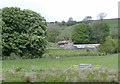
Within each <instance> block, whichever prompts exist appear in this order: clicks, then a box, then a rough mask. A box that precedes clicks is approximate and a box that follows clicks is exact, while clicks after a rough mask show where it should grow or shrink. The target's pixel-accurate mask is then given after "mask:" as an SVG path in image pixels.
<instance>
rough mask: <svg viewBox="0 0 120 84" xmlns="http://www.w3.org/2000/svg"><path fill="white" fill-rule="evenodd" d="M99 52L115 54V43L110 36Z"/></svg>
mask: <svg viewBox="0 0 120 84" xmlns="http://www.w3.org/2000/svg"><path fill="white" fill-rule="evenodd" d="M99 52H102V53H106V54H107V53H114V52H115V42H114V40H113V39H112V38H111V37H110V36H108V37H106V40H105V42H103V43H102V44H101V45H100V48H99Z"/></svg>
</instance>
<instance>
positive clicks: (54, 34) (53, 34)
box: [47, 25, 60, 43]
mask: <svg viewBox="0 0 120 84" xmlns="http://www.w3.org/2000/svg"><path fill="white" fill-rule="evenodd" d="M59 34H60V28H59V26H58V25H49V26H48V28H47V40H48V41H49V42H53V43H55V42H57V39H58V36H59Z"/></svg>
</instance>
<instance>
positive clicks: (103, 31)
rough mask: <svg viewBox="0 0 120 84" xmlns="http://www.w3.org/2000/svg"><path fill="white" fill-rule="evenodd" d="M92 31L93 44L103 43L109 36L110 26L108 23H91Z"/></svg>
mask: <svg viewBox="0 0 120 84" xmlns="http://www.w3.org/2000/svg"><path fill="white" fill-rule="evenodd" d="M89 27H90V31H91V37H90V39H91V43H102V42H104V41H105V38H106V37H107V36H109V26H108V24H107V23H106V22H103V21H102V22H101V21H95V22H92V23H89Z"/></svg>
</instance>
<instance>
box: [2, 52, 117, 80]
mask: <svg viewBox="0 0 120 84" xmlns="http://www.w3.org/2000/svg"><path fill="white" fill-rule="evenodd" d="M82 63H84V64H94V65H101V68H102V71H101V72H99V71H95V72H94V73H92V72H91V71H89V72H88V71H81V70H80V71H79V70H69V71H67V72H64V70H66V69H67V68H70V66H71V64H72V65H77V64H82ZM2 69H3V77H4V79H5V80H4V81H8V82H11V81H14V82H15V81H17V82H18V81H29V82H30V81H32V80H33V79H34V81H37V82H50V81H52V82H63V81H72V82H74V81H76V82H77V81H79V82H81V81H91V82H93V81H103V82H105V81H117V69H118V54H115V55H107V56H81V57H61V58H58V59H56V58H48V59H46V58H41V59H25V60H3V61H2ZM82 72H84V73H82ZM80 74H81V75H83V77H79V76H80ZM98 75H99V76H98ZM88 76H91V77H93V78H91V77H89V78H87V77H88ZM31 77H33V79H32V78H31ZM51 77H53V78H51ZM78 77H79V78H80V79H79V78H78ZM96 77H97V78H96ZM109 77H112V80H110V79H107V78H109ZM82 78H84V80H82ZM94 78H96V79H94ZM99 78H101V79H99ZM48 79H49V80H48ZM98 79H99V80H98Z"/></svg>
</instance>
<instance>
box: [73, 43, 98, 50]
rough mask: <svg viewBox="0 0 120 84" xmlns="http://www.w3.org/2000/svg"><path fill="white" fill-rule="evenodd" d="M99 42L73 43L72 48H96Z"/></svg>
mask: <svg viewBox="0 0 120 84" xmlns="http://www.w3.org/2000/svg"><path fill="white" fill-rule="evenodd" d="M99 45H100V44H75V45H73V46H74V49H97V48H99Z"/></svg>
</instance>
